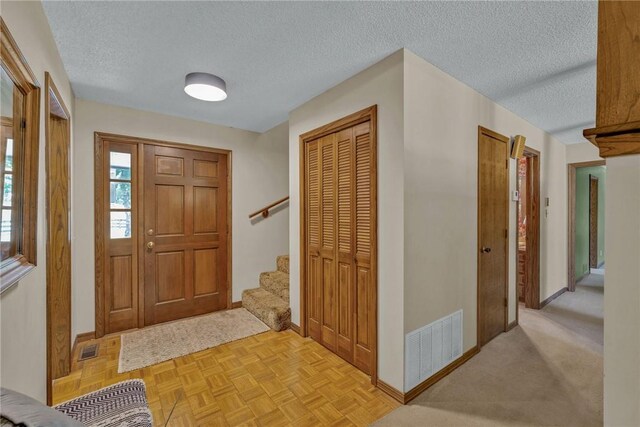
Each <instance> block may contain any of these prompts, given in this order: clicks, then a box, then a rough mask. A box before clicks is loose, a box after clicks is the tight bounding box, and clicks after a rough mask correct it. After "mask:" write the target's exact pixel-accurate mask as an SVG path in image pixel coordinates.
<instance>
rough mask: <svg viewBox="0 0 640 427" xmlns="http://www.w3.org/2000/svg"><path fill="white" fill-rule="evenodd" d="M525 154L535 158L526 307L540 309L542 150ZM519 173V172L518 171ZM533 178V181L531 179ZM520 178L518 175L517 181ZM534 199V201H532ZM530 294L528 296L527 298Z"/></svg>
mask: <svg viewBox="0 0 640 427" xmlns="http://www.w3.org/2000/svg"><path fill="white" fill-rule="evenodd" d="M524 156H525V157H527V158H528V159H533V160H532V164H531V170H527V180H528V181H527V182H530V183H531V186H532V187H533V192H532V191H529V190H531V189H530V188H527V199H528V200H527V201H528V203H527V219H529V220H530V221H528V222H527V224H528V225H530V227H527V247H526V252H527V256H529V255H530V254H533V255H534V256H533V257H532V258H527V263H526V264H525V268H526V269H527V274H526V278H527V280H528V283H527V285H528V286H527V289H526V290H527V294H528V295H526V294H525V307H526V308H532V309H536V310H539V309H540V302H541V301H540V212H541V210H540V152H539V151H538V150H535V149H533V148H531V147H525V148H524ZM516 173H517V172H516ZM529 179H531V181H529ZM517 181H518V178H517V176H516V182H517ZM531 200H533V202H531ZM519 207H520V201H518V202H517V207H516V223H517V221H518V219H519V218H518V212H520V209H519ZM530 233H533V234H534V236H535V239H534V240H532V239H530V238H529V234H530ZM517 268H518V240H517V238H516V271H517ZM517 277H518V276H517V274H516V292H515V294H516V323H517V322H518V320H519V313H518V311H519V300H518V283H517ZM527 296H528V298H527Z"/></svg>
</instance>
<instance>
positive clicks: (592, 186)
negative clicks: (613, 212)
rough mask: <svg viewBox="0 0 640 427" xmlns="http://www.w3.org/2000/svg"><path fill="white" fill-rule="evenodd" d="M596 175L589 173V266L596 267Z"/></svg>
mask: <svg viewBox="0 0 640 427" xmlns="http://www.w3.org/2000/svg"><path fill="white" fill-rule="evenodd" d="M598 184H599V181H598V177H597V176H593V175H589V268H598Z"/></svg>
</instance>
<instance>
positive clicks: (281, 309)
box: [242, 255, 291, 331]
mask: <svg viewBox="0 0 640 427" xmlns="http://www.w3.org/2000/svg"><path fill="white" fill-rule="evenodd" d="M276 266H277V270H276V271H270V272H267V273H262V274H260V287H259V288H255V289H247V290H245V291H243V292H242V306H243V307H244V308H246V309H247V310H249V311H250V312H251V313H253V315H254V316H256V317H257V318H258V319H260V320H262V321H263V322H264V323H266V324H267V325H268V326H269V327H270V328H271V329H273V330H274V331H282V330H285V329H288V328H289V325H290V324H291V308H290V307H289V256H288V255H281V256H279V257H278V258H277V260H276Z"/></svg>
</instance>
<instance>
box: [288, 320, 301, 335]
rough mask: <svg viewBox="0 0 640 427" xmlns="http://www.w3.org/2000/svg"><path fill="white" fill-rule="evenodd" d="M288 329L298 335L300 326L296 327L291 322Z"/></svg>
mask: <svg viewBox="0 0 640 427" xmlns="http://www.w3.org/2000/svg"><path fill="white" fill-rule="evenodd" d="M289 327H290V328H291V330H292V331H293V332H295V333H296V334H298V335H300V326H298V325H296V324H295V323H293V322H291V323H290V324H289Z"/></svg>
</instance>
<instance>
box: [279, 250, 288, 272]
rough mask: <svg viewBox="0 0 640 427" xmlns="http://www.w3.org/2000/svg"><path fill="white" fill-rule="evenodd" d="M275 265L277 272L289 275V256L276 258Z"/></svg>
mask: <svg viewBox="0 0 640 427" xmlns="http://www.w3.org/2000/svg"><path fill="white" fill-rule="evenodd" d="M276 265H277V266H278V271H282V272H283V273H286V274H289V255H280V256H279V257H278V258H276Z"/></svg>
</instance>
